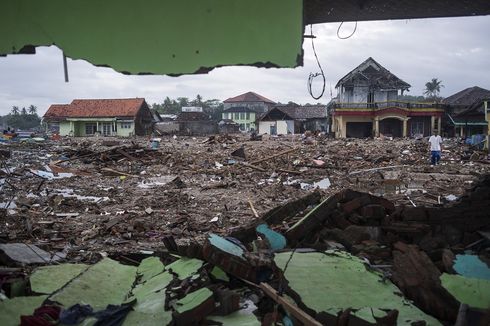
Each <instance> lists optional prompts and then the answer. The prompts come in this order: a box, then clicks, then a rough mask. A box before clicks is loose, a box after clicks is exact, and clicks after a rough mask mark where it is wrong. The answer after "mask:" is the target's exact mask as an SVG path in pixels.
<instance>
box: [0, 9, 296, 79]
mask: <svg viewBox="0 0 490 326" xmlns="http://www.w3.org/2000/svg"><path fill="white" fill-rule="evenodd" d="M0 35H1V37H0V54H12V53H18V52H21V50H23V49H26V46H27V47H29V46H48V45H52V44H55V45H56V46H58V47H60V48H61V49H62V50H63V51H64V53H65V55H66V56H68V57H70V58H73V59H85V60H87V61H89V62H91V63H93V64H95V65H102V66H110V67H112V68H114V69H115V70H117V71H120V72H125V73H130V74H144V73H153V74H170V75H177V74H188V73H201V72H206V71H209V70H210V69H212V68H214V67H217V66H224V65H255V66H266V67H296V66H298V65H300V64H302V58H303V52H302V40H303V4H302V1H301V0H290V1H282V0H268V1H262V0H248V1H242V0H226V1H220V0H201V1H191V0H181V1H170V0H145V1H134V0H105V1H99V0H71V1H66V0H50V1H38V0H5V1H2V2H1V3H0Z"/></svg>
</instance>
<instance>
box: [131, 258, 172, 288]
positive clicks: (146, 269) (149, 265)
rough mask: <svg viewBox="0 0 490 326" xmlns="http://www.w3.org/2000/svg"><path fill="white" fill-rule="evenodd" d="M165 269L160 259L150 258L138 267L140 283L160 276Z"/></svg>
mask: <svg viewBox="0 0 490 326" xmlns="http://www.w3.org/2000/svg"><path fill="white" fill-rule="evenodd" d="M164 269H165V266H164V265H163V263H162V262H161V261H160V258H158V257H148V258H146V259H143V260H142V261H141V263H140V265H139V266H138V275H140V276H141V279H140V282H144V281H146V280H149V279H150V278H152V277H153V276H155V275H158V274H160V273H161V272H163V270H164Z"/></svg>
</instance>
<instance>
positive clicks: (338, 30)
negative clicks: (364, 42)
mask: <svg viewBox="0 0 490 326" xmlns="http://www.w3.org/2000/svg"><path fill="white" fill-rule="evenodd" d="M342 25H344V22H341V23H340V25H339V28H337V37H338V38H339V39H341V40H347V39H348V38H351V37H352V36H353V35H354V34H355V33H356V31H357V20H356V25H355V26H354V30H353V31H352V33H351V34H350V35H349V36H346V37H342V36H340V29H341V28H342Z"/></svg>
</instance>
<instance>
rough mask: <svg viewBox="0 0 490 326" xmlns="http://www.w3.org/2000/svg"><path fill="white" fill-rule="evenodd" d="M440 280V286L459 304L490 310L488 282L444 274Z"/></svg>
mask: <svg viewBox="0 0 490 326" xmlns="http://www.w3.org/2000/svg"><path fill="white" fill-rule="evenodd" d="M440 279H441V283H442V286H443V287H444V288H445V289H446V290H448V292H449V293H451V294H452V295H453V296H454V297H455V298H456V299H457V300H458V301H459V302H461V303H465V304H467V305H468V306H470V307H473V308H481V309H488V308H490V281H488V280H483V279H478V278H469V277H464V276H461V275H451V274H446V273H444V274H442V275H441V277H440Z"/></svg>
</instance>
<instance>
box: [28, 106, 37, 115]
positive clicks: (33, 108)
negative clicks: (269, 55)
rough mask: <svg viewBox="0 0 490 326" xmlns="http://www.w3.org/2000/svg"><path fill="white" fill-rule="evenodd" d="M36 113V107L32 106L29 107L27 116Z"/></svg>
mask: <svg viewBox="0 0 490 326" xmlns="http://www.w3.org/2000/svg"><path fill="white" fill-rule="evenodd" d="M36 113H37V107H36V106H34V105H32V104H31V105H29V114H32V115H35V114H36Z"/></svg>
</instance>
